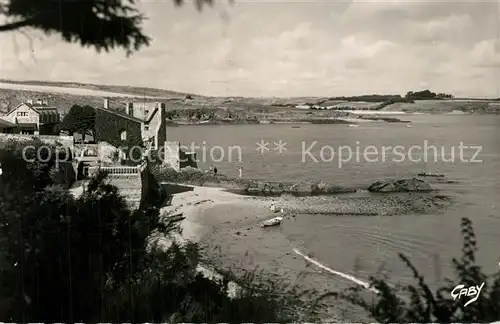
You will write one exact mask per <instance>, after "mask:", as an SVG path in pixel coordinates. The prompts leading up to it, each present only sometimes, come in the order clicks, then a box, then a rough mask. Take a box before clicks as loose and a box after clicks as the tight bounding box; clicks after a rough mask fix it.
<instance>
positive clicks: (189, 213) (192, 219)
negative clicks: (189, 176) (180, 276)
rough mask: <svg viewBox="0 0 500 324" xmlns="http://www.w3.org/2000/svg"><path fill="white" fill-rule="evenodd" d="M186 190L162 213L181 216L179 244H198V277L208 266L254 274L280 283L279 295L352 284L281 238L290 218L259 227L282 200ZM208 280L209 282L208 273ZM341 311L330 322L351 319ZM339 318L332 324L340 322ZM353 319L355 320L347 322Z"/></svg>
mask: <svg viewBox="0 0 500 324" xmlns="http://www.w3.org/2000/svg"><path fill="white" fill-rule="evenodd" d="M190 187H191V186H190ZM191 188H192V191H186V192H182V193H178V194H175V195H174V196H173V199H172V201H171V205H170V206H167V207H164V211H165V212H168V213H169V214H170V215H172V214H176V215H179V214H181V213H182V216H183V217H185V218H184V219H183V220H182V221H181V229H182V236H181V237H178V239H180V240H181V241H184V242H185V241H186V240H189V241H191V242H196V243H198V244H199V246H200V247H201V248H202V257H203V265H204V267H202V268H201V269H200V270H202V271H203V272H205V273H206V272H207V271H206V270H207V269H206V268H205V267H207V266H208V268H209V269H221V270H224V271H228V270H230V271H231V272H232V273H233V274H235V275H236V276H238V277H241V276H244V275H245V274H248V273H250V272H255V273H258V274H259V275H260V276H261V278H263V280H272V281H273V282H278V281H279V282H282V285H283V286H282V287H283V289H288V288H290V287H295V288H298V289H299V290H311V289H312V290H314V291H315V292H316V294H321V293H324V292H327V291H340V290H343V289H345V288H347V287H349V286H352V285H353V284H354V283H353V281H352V280H349V279H346V278H343V277H342V275H343V274H341V273H340V276H339V274H337V275H336V274H334V273H332V272H331V271H328V270H326V271H325V269H321V268H320V267H318V266H317V265H314V264H312V263H311V262H310V261H307V260H305V258H304V256H303V255H302V256H301V255H299V254H297V253H296V252H295V251H297V250H299V251H301V252H303V253H304V255H307V256H309V257H312V258H314V255H311V254H308V253H306V251H305V250H302V249H301V247H300V246H294V245H292V244H291V242H290V241H289V240H288V238H287V236H286V235H285V232H286V228H287V224H288V225H291V223H292V222H294V221H295V218H296V216H295V214H294V213H293V212H287V211H285V214H284V220H283V222H282V224H281V225H280V226H275V227H268V228H260V227H259V226H258V225H259V223H260V222H261V221H263V220H266V219H270V218H273V217H275V216H277V215H280V213H273V212H272V211H271V210H270V206H271V204H272V203H273V201H274V202H275V203H276V204H277V206H278V207H279V206H285V205H284V204H285V200H283V199H275V198H264V197H249V196H241V195H237V194H234V193H230V192H227V191H225V190H223V189H219V188H207V187H196V186H192V187H191ZM294 250H295V251H294ZM208 272H211V270H209V271H208ZM207 275H209V276H214V274H213V273H208V274H207ZM215 276H216V275H215ZM346 307H348V306H346V305H340V304H337V306H336V307H334V309H331V310H330V311H329V312H328V313H329V314H330V315H329V316H332V314H334V315H333V316H334V317H337V316H341V315H340V314H344V315H345V314H348V313H352V312H351V311H349V310H348V309H347V308H346ZM344 315H342V316H341V317H337V318H339V319H340V318H344V319H345V318H346V317H345V316H344ZM330 318H331V317H330ZM355 319H357V320H359V319H360V318H359V317H354V318H352V320H355Z"/></svg>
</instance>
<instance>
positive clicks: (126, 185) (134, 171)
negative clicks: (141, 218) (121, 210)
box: [89, 166, 142, 210]
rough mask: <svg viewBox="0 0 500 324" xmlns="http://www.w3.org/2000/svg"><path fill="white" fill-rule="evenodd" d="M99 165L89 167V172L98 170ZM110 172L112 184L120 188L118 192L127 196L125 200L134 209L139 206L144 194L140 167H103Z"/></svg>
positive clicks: (109, 176) (109, 177)
mask: <svg viewBox="0 0 500 324" xmlns="http://www.w3.org/2000/svg"><path fill="white" fill-rule="evenodd" d="M97 169H98V167H94V168H92V167H91V168H89V173H90V174H92V173H93V172H96V170H97ZM101 169H102V170H104V171H107V172H108V180H109V182H110V184H112V185H114V186H115V187H117V188H118V192H119V193H120V195H122V196H123V197H124V198H125V201H126V202H127V204H128V205H129V207H130V208H131V209H132V210H136V209H138V208H139V205H140V203H141V195H142V181H141V173H140V169H139V168H137V167H123V166H116V167H102V168H101Z"/></svg>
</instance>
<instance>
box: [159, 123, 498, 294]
mask: <svg viewBox="0 0 500 324" xmlns="http://www.w3.org/2000/svg"><path fill="white" fill-rule="evenodd" d="M401 118H402V119H404V120H410V121H411V122H412V127H407V126H406V124H399V123H383V124H380V123H373V124H361V125H360V126H359V127H349V126H348V125H300V127H299V126H298V125H297V126H293V125H230V126H181V127H175V128H170V129H169V130H168V139H169V140H177V141H180V142H181V144H182V145H185V146H188V147H189V146H191V145H192V143H195V145H197V146H199V147H198V148H195V151H197V152H198V158H199V159H202V161H200V163H199V167H201V168H208V167H209V166H210V165H212V164H213V165H215V166H216V167H217V168H218V170H219V172H220V173H222V174H225V175H228V176H235V177H236V176H238V168H239V167H242V168H243V177H245V178H252V179H265V180H276V181H301V180H309V179H312V180H324V181H327V182H332V183H335V184H339V185H345V186H349V187H356V188H366V187H367V186H368V185H370V184H371V183H373V182H375V181H378V180H385V179H393V178H404V177H411V176H414V175H416V174H417V173H419V172H437V173H442V174H444V175H446V178H447V179H448V180H453V181H456V183H449V184H434V183H433V184H432V185H433V187H434V188H436V189H438V190H439V194H443V195H448V196H450V197H451V198H452V199H453V200H454V203H453V205H452V206H451V207H450V208H448V209H447V210H445V211H443V212H439V213H436V214H429V215H422V214H419V215H399V216H377V217H360V216H345V217H338V216H323V215H314V216H313V215H309V216H302V217H297V219H296V221H295V222H294V223H293V225H290V226H286V230H285V233H284V234H285V235H286V236H287V238H288V239H289V240H290V242H292V243H293V244H294V245H295V246H298V247H300V248H301V249H303V250H305V251H307V252H308V253H312V254H313V255H314V257H315V259H317V260H318V261H320V262H321V263H323V264H324V265H326V266H328V267H330V268H332V269H334V270H337V271H341V272H345V273H349V274H352V275H355V276H356V277H358V278H360V279H363V280H367V279H368V277H369V276H370V275H374V274H376V273H378V272H379V271H381V270H383V271H384V272H385V273H386V274H388V275H389V277H390V278H391V280H392V281H394V282H395V283H403V282H408V281H409V280H411V276H412V274H411V272H410V271H408V270H407V268H406V267H405V266H404V264H403V263H402V262H401V261H400V260H399V258H398V255H397V254H398V252H401V253H404V254H405V255H406V256H408V257H409V258H410V260H411V261H412V262H413V263H414V264H415V265H416V267H417V268H418V269H419V270H420V271H421V272H422V274H424V275H425V277H426V279H427V280H428V281H429V283H430V284H433V283H435V284H438V283H439V282H441V281H442V279H443V278H444V277H447V276H450V275H452V268H451V259H452V258H453V257H459V256H460V251H461V243H462V241H461V237H460V220H461V218H462V217H468V218H470V219H471V220H472V221H473V223H474V227H475V232H476V235H477V240H478V245H479V253H478V255H477V257H478V262H479V263H480V264H481V265H483V267H484V270H485V271H486V272H488V273H491V272H494V271H497V270H500V265H499V262H500V199H499V198H500V172H499V171H500V116H498V115H480V116H469V115H424V114H422V115H410V114H408V115H405V116H401ZM280 140H281V143H282V144H283V143H286V145H284V146H283V145H282V147H285V148H286V150H283V149H282V150H281V152H278V150H275V148H276V145H278V144H279V143H280ZM261 141H263V142H262V143H264V144H265V143H268V145H267V146H266V147H267V148H268V149H269V151H267V150H264V151H263V153H262V154H261V152H260V151H258V150H257V148H258V146H257V143H260V142H261ZM274 143H277V144H276V145H275V144H274ZM311 145H312V148H311V149H310V150H309V152H310V153H311V155H312V157H311V155H309V154H307V153H305V152H306V151H307V150H308V148H310V147H311ZM425 145H427V154H424V150H425ZM432 145H433V146H435V147H436V152H437V155H436V152H435V150H434V148H432V147H431V148H429V147H430V146H432ZM461 145H462V147H463V148H462V151H463V152H462V153H460V146H461ZM342 146H345V147H347V146H349V147H350V148H351V151H352V158H351V159H350V160H349V161H348V157H349V152H348V149H347V148H345V147H344V148H343V149H342V154H339V150H340V147H342ZM369 146H371V147H370V148H368V149H367V150H368V154H364V153H363V152H364V151H365V149H366V148H367V147H369ZM396 146H401V147H399V148H398V149H397V152H394V151H393V149H392V148H394V147H396ZM465 146H468V147H469V148H465ZM472 146H473V147H472ZM479 147H480V151H479V152H478V153H477V154H476V152H477V151H478V150H479ZM238 148H239V149H240V150H241V159H240V156H239V154H238V153H239V152H238V150H239V149H238ZM384 148H385V151H386V153H385V155H384V156H385V160H383V159H382V156H383V154H382V150H384ZM211 150H212V154H210V152H211ZM356 150H358V151H359V154H356ZM453 150H454V156H453V155H452V152H453ZM332 151H333V152H334V153H335V154H334V156H333V158H332V157H331V152H332ZM230 152H231V154H230ZM321 152H323V153H322V155H321ZM340 159H342V161H341V160H340ZM478 284H479V283H478Z"/></svg>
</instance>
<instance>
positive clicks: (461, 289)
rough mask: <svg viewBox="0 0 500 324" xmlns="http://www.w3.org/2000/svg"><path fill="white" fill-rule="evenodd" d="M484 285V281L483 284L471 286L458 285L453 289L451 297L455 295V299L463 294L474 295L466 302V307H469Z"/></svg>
mask: <svg viewBox="0 0 500 324" xmlns="http://www.w3.org/2000/svg"><path fill="white" fill-rule="evenodd" d="M483 287H484V282H483V283H482V284H481V286H470V287H469V288H466V287H465V286H464V285H458V286H456V287H455V288H453V290H452V291H451V297H453V300H457V299H460V298H461V297H462V296H464V297H472V298H471V299H470V300H469V301H468V302H466V303H465V305H464V307H467V306H468V305H470V304H472V303H473V302H475V301H476V300H477V299H478V297H479V294H480V293H481V289H483Z"/></svg>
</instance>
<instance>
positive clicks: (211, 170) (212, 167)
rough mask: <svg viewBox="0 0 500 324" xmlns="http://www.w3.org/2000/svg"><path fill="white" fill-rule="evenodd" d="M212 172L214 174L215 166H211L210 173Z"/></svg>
mask: <svg viewBox="0 0 500 324" xmlns="http://www.w3.org/2000/svg"><path fill="white" fill-rule="evenodd" d="M212 172H214V166H213V165H211V166H210V173H212Z"/></svg>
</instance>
